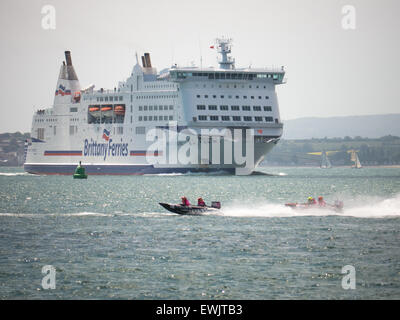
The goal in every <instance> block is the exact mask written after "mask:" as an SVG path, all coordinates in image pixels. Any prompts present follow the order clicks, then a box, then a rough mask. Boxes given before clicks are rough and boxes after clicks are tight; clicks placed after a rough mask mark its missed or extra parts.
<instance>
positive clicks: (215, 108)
mask: <svg viewBox="0 0 400 320" xmlns="http://www.w3.org/2000/svg"><path fill="white" fill-rule="evenodd" d="M208 110H217V106H215V105H212V106H208Z"/></svg>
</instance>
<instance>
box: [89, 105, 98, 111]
mask: <svg viewBox="0 0 400 320" xmlns="http://www.w3.org/2000/svg"><path fill="white" fill-rule="evenodd" d="M99 110H100V107H98V106H93V107H89V112H96V111H99Z"/></svg>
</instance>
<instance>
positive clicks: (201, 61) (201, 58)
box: [199, 37, 203, 69]
mask: <svg viewBox="0 0 400 320" xmlns="http://www.w3.org/2000/svg"><path fill="white" fill-rule="evenodd" d="M199 49H200V69H203V55H202V53H201V41H200V37H199Z"/></svg>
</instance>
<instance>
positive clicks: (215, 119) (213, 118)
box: [210, 116, 219, 121]
mask: <svg viewBox="0 0 400 320" xmlns="http://www.w3.org/2000/svg"><path fill="white" fill-rule="evenodd" d="M218 118H219V117H218V116H210V120H211V121H218Z"/></svg>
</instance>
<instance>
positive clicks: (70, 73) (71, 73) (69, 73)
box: [65, 51, 78, 80]
mask: <svg viewBox="0 0 400 320" xmlns="http://www.w3.org/2000/svg"><path fill="white" fill-rule="evenodd" d="M65 61H66V62H67V79H68V80H78V76H77V75H76V73H75V69H74V66H73V65H72V59H71V51H65Z"/></svg>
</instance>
